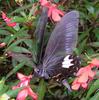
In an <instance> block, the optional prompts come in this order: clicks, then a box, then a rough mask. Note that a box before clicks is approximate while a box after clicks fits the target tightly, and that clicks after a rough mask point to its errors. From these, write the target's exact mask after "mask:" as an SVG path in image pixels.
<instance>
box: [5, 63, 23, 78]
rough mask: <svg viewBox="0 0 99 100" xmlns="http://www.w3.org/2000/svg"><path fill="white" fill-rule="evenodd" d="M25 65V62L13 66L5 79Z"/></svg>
mask: <svg viewBox="0 0 99 100" xmlns="http://www.w3.org/2000/svg"><path fill="white" fill-rule="evenodd" d="M24 65H25V61H24V62H21V63H19V64H18V65H17V66H15V67H14V68H13V69H12V70H11V71H10V72H9V73H8V74H7V76H6V79H7V78H8V77H10V76H11V75H13V74H15V73H16V72H17V71H18V70H19V69H20V68H22V67H23V66H24Z"/></svg>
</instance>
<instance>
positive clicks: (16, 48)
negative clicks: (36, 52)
mask: <svg viewBox="0 0 99 100" xmlns="http://www.w3.org/2000/svg"><path fill="white" fill-rule="evenodd" d="M10 51H13V52H19V53H31V52H30V51H29V50H28V49H26V48H24V47H19V46H14V48H11V49H10Z"/></svg>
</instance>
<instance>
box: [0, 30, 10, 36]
mask: <svg viewBox="0 0 99 100" xmlns="http://www.w3.org/2000/svg"><path fill="white" fill-rule="evenodd" d="M9 34H10V33H9V32H8V31H6V30H3V29H0V35H9Z"/></svg>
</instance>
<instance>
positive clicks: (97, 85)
mask: <svg viewBox="0 0 99 100" xmlns="http://www.w3.org/2000/svg"><path fill="white" fill-rule="evenodd" d="M97 89H99V79H97V80H96V81H95V82H94V83H93V84H92V85H91V87H90V89H89V91H88V93H87V96H86V100H89V98H90V96H91V94H92V93H94V92H95V91H96V90H97Z"/></svg>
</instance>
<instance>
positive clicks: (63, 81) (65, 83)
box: [62, 79, 72, 92]
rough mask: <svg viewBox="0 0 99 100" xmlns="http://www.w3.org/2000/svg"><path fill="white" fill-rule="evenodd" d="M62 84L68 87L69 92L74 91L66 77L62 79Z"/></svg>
mask: <svg viewBox="0 0 99 100" xmlns="http://www.w3.org/2000/svg"><path fill="white" fill-rule="evenodd" d="M62 84H63V85H64V86H65V87H66V88H67V89H68V91H69V92H72V90H71V88H70V85H69V83H68V82H67V80H66V79H63V80H62Z"/></svg>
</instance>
